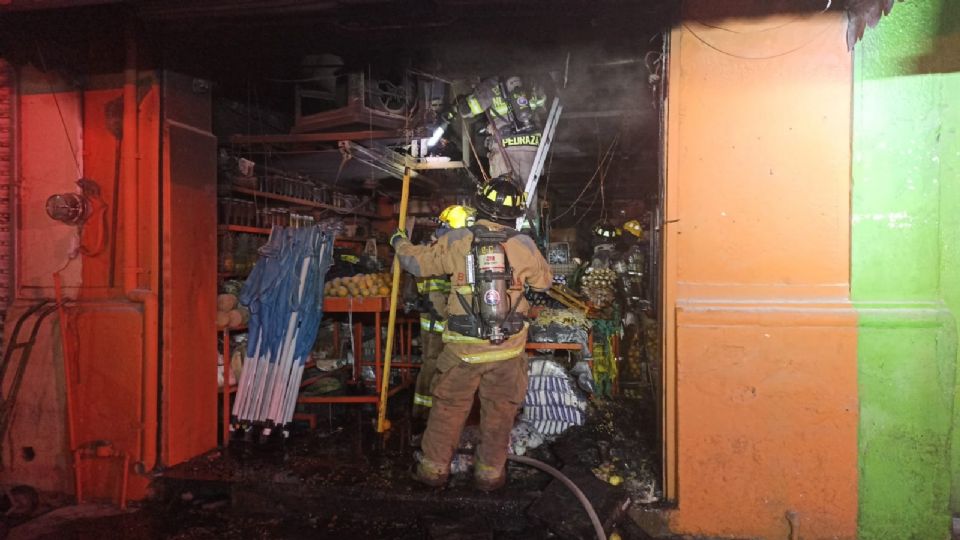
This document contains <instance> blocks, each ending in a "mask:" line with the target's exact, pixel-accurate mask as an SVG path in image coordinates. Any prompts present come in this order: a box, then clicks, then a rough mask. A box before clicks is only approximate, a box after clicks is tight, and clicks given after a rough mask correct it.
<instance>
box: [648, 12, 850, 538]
mask: <svg viewBox="0 0 960 540" xmlns="http://www.w3.org/2000/svg"><path fill="white" fill-rule="evenodd" d="M741 3H742V2H741ZM711 4H712V5H711ZM762 4H763V3H762V2H761V3H758V4H757V5H758V6H760V7H762ZM738 7H740V8H742V6H738ZM708 9H709V10H711V11H710V12H708V11H707V10H708ZM717 9H718V7H717V3H716V2H712V3H711V2H706V0H699V1H690V2H687V3H686V4H685V7H684V21H685V22H684V23H683V24H682V25H681V26H680V27H678V28H677V29H676V30H674V32H673V34H672V38H671V39H672V43H671V57H670V65H669V87H670V89H669V98H668V128H667V129H668V140H667V200H666V206H667V215H666V221H667V225H666V227H665V232H664V234H665V237H664V241H665V268H664V271H665V276H664V277H665V285H666V297H665V314H664V316H665V325H664V326H665V336H664V339H665V344H666V361H665V374H666V375H665V377H666V379H667V380H666V394H667V395H666V398H665V401H666V403H665V407H666V411H667V423H666V425H667V428H666V430H667V431H666V433H665V454H666V459H667V488H668V489H667V491H668V496H669V497H671V498H673V499H674V500H676V501H677V504H678V507H677V510H676V511H675V512H674V513H673V514H672V515H671V526H672V528H673V529H674V530H676V531H677V532H683V533H690V534H703V535H709V536H733V537H750V538H787V537H789V534H790V527H791V525H790V523H789V521H788V519H787V517H786V516H787V514H788V513H790V514H791V516H795V517H791V519H793V520H794V523H795V525H797V526H799V535H800V537H801V538H854V537H855V536H856V520H857V409H858V407H857V380H856V374H857V364H856V350H857V349H856V336H857V329H856V314H855V312H854V310H853V309H852V307H851V306H850V303H849V187H850V182H849V178H850V173H849V167H850V145H849V141H850V129H851V127H850V95H851V94H850V92H851V58H850V55H849V53H847V51H846V48H845V44H844V40H843V35H844V29H845V21H844V20H843V18H842V16H841V15H839V14H837V15H834V14H828V15H820V16H806V15H799V16H798V15H786V16H775V17H759V18H752V19H749V20H738V19H731V18H725V17H723V16H722V15H723V14H722V13H719V14H718V13H717ZM705 19H709V20H705ZM674 421H675V424H674ZM673 425H675V426H676V428H675V429H673V428H672V427H671V426H673Z"/></svg>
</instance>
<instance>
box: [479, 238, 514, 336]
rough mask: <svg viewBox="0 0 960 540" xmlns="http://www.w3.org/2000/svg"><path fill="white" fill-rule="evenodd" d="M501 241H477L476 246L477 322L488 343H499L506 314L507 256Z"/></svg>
mask: <svg viewBox="0 0 960 540" xmlns="http://www.w3.org/2000/svg"><path fill="white" fill-rule="evenodd" d="M500 240H501V239H499V238H498V239H489V240H488V239H484V238H478V239H477V241H476V243H475V246H476V255H475V256H476V291H477V292H476V294H477V298H478V299H479V308H480V320H481V321H482V324H483V328H484V330H485V333H486V334H487V335H485V336H483V337H486V338H488V339H489V340H490V342H491V343H501V342H502V341H503V340H504V339H506V336H505V335H504V333H503V328H502V326H503V323H504V321H505V320H506V318H507V316H508V315H509V314H510V296H509V295H508V294H507V280H508V279H509V276H508V271H507V254H506V252H505V251H504V250H503V245H502V244H501V242H500Z"/></svg>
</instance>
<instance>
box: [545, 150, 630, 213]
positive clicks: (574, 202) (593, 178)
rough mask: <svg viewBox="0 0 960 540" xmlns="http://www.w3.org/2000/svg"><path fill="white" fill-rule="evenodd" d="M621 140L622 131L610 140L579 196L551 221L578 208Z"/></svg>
mask: <svg viewBox="0 0 960 540" xmlns="http://www.w3.org/2000/svg"><path fill="white" fill-rule="evenodd" d="M619 142H620V133H617V134H616V136H614V137H613V140H612V141H610V146H609V147H607V151H606V153H605V154H604V156H603V158H602V159H601V160H600V164H599V165H598V166H597V169H596V170H595V171H593V175H592V176H590V179H589V180H588V181H587V183H586V184H584V186H583V189H582V190H580V194H579V195H577V198H576V199H574V200H573V202H572V203H570V206H569V207H568V208H567V209H566V211H564V212H563V213H562V214H560V215H559V216H557V217H555V218H553V219H551V220H550V223H556V222H557V221H558V220H559V219H560V218H562V217H563V216H565V215H567V214H569V213H570V211H571V210H573V209H574V208H576V206H577V203H578V202H580V199H582V198H583V194H584V193H586V192H587V189H589V188H590V186H591V185H592V184H593V181H594V180H595V179H596V178H597V175H598V174H599V173H600V169H601V167H603V164H604V162H605V161H606V160H607V159H608V158H609V157H610V153H611V151H612V150H613V148H614V146H616V145H617V144H618V143H619Z"/></svg>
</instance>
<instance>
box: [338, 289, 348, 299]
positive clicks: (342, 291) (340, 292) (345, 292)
mask: <svg viewBox="0 0 960 540" xmlns="http://www.w3.org/2000/svg"><path fill="white" fill-rule="evenodd" d="M348 294H350V291H348V290H347V288H346V287H338V288H337V296H339V297H346V296H347V295H348Z"/></svg>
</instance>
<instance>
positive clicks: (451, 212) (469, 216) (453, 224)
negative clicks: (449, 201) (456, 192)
mask: <svg viewBox="0 0 960 540" xmlns="http://www.w3.org/2000/svg"><path fill="white" fill-rule="evenodd" d="M476 216H477V211H476V210H475V209H473V208H470V207H469V206H463V205H460V204H455V205H453V206H448V207H446V208H444V209H443V212H440V222H441V223H444V224H446V226H447V227H450V228H451V229H461V228H463V227H470V226H471V225H473V224H474V222H475V221H476V219H477V217H476Z"/></svg>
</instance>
